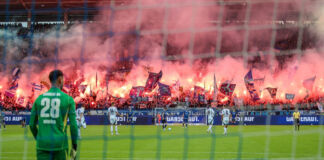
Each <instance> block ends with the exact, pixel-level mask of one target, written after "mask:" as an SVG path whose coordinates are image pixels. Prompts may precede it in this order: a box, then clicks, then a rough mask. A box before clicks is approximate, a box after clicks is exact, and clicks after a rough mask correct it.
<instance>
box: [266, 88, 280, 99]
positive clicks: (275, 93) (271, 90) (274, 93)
mask: <svg viewBox="0 0 324 160" xmlns="http://www.w3.org/2000/svg"><path fill="white" fill-rule="evenodd" d="M266 89H267V90H268V92H269V93H270V96H271V98H272V99H274V98H276V95H277V90H278V89H277V88H271V87H268V88H266Z"/></svg>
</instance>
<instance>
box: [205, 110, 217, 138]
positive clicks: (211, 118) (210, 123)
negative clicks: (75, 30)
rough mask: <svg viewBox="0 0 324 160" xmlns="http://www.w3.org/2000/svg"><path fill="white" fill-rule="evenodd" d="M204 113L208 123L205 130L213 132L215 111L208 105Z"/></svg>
mask: <svg viewBox="0 0 324 160" xmlns="http://www.w3.org/2000/svg"><path fill="white" fill-rule="evenodd" d="M206 115H207V125H208V129H207V132H209V133H213V131H212V127H213V124H214V115H215V111H214V110H213V109H212V108H210V106H208V108H207V110H206Z"/></svg>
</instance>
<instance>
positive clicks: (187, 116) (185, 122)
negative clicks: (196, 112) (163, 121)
mask: <svg viewBox="0 0 324 160" xmlns="http://www.w3.org/2000/svg"><path fill="white" fill-rule="evenodd" d="M182 118H183V122H182V127H184V126H185V125H186V128H187V127H188V119H189V111H188V110H187V109H185V110H184V112H183V116H182Z"/></svg>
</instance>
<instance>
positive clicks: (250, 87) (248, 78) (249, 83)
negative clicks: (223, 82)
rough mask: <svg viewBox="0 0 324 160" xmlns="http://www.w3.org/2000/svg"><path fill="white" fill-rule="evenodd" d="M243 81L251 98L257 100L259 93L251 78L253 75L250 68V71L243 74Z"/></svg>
mask: <svg viewBox="0 0 324 160" xmlns="http://www.w3.org/2000/svg"><path fill="white" fill-rule="evenodd" d="M244 82H245V86H246V89H247V90H248V91H249V93H250V95H251V99H252V100H253V101H257V100H259V99H260V98H259V95H258V93H257V91H256V89H255V87H254V80H253V76H252V70H251V69H250V71H249V72H248V73H247V74H246V75H245V76H244Z"/></svg>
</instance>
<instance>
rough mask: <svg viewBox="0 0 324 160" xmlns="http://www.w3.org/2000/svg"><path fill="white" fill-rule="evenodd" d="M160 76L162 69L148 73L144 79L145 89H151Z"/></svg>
mask: <svg viewBox="0 0 324 160" xmlns="http://www.w3.org/2000/svg"><path fill="white" fill-rule="evenodd" d="M161 77H162V71H160V72H159V73H152V72H150V73H149V77H148V78H147V80H146V84H145V91H152V90H153V89H154V88H155V87H156V86H157V83H158V82H159V81H160V79H161Z"/></svg>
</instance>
